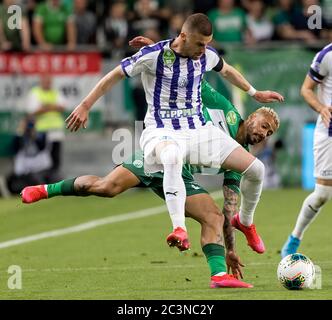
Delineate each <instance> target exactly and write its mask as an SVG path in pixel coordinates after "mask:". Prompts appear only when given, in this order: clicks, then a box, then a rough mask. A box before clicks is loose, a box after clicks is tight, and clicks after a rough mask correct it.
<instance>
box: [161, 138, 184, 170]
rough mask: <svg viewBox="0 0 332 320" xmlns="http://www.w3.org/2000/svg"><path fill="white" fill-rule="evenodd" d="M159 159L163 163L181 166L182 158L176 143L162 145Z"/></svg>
mask: <svg viewBox="0 0 332 320" xmlns="http://www.w3.org/2000/svg"><path fill="white" fill-rule="evenodd" d="M160 161H161V163H162V164H164V165H180V166H181V167H182V163H183V160H182V156H181V150H180V148H179V147H178V145H176V144H174V143H172V144H168V145H167V146H166V147H164V148H163V149H162V150H161V152H160Z"/></svg>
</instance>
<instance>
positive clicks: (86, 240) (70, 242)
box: [0, 190, 332, 300]
mask: <svg viewBox="0 0 332 320" xmlns="http://www.w3.org/2000/svg"><path fill="white" fill-rule="evenodd" d="M307 194H308V193H307V192H305V191H302V190H277V191H264V193H263V195H262V198H261V202H260V204H259V206H258V208H257V211H256V214H255V222H256V226H257V229H258V231H259V232H260V234H261V236H262V237H263V239H264V242H265V245H266V248H267V251H266V252H265V253H264V254H263V255H258V254H256V253H255V252H253V251H251V249H250V248H249V247H248V246H247V245H246V241H245V238H244V236H243V235H242V234H241V233H239V232H237V233H236V237H237V250H238V253H239V255H240V256H241V259H242V262H243V263H245V265H246V267H245V268H244V275H245V280H246V281H247V282H250V283H252V284H254V288H253V289H210V288H209V269H208V266H207V264H206V261H205V257H204V256H203V254H202V251H201V248H200V244H199V234H200V228H199V224H198V223H196V222H195V221H193V220H188V222H187V226H188V230H189V235H190V238H191V242H192V249H191V251H190V252H188V253H185V254H183V253H182V254H180V253H179V252H178V250H177V249H170V248H168V246H167V244H166V241H165V238H166V236H167V234H168V233H169V232H170V230H171V223H170V219H169V217H168V214H167V213H166V211H165V212H163V213H160V214H156V215H153V216H150V217H142V218H137V219H133V220H128V221H122V222H116V223H112V224H107V225H103V226H99V227H96V228H93V229H90V230H86V231H82V232H76V233H71V234H67V235H62V236H59V237H53V238H46V239H42V240H38V241H33V242H29V243H24V244H20V245H17V246H12V247H8V248H3V249H0V299H120V300H131V299H200V300H204V299H207V300H227V299H288V300H289V299H331V298H332V256H331V254H332V251H331V233H330V232H331V225H332V216H331V211H332V203H331V202H330V203H328V204H327V205H326V206H325V207H324V208H323V210H322V212H321V213H320V215H319V216H318V218H317V219H316V221H315V222H314V223H313V224H312V225H311V227H310V228H309V230H308V231H307V232H306V235H305V238H304V241H303V243H302V245H301V247H300V250H299V251H300V252H301V253H303V254H306V255H308V256H309V257H310V258H311V259H312V260H313V262H314V263H315V264H316V265H319V266H320V268H321V269H322V289H320V290H309V289H308V290H303V291H288V290H286V289H284V288H282V287H281V286H280V285H279V283H278V281H277V279H276V269H277V265H278V263H279V261H280V254H279V252H278V251H279V250H280V248H281V246H282V244H283V243H284V241H285V239H286V237H287V235H288V234H289V232H290V231H291V229H292V226H293V225H294V223H295V219H296V216H297V214H298V210H299V208H300V206H301V204H302V201H303V199H304V198H305V196H306V195H307ZM217 201H218V203H219V204H220V205H221V203H222V199H218V200H217ZM161 205H163V202H162V200H160V199H159V198H158V197H156V196H155V195H154V194H152V193H151V192H149V191H132V192H127V193H126V194H123V195H120V196H119V197H117V198H115V199H104V198H97V197H88V198H75V197H66V198H65V197H61V198H60V197H59V198H54V199H50V200H47V201H41V202H39V203H36V204H33V205H23V204H22V203H21V202H20V199H19V198H14V199H9V200H3V199H2V200H0V243H3V242H5V241H8V240H13V239H17V238H21V237H25V236H30V235H34V234H38V233H41V232H45V231H51V230H55V229H61V228H66V227H71V226H74V225H78V224H81V223H84V222H88V221H91V220H95V219H100V218H105V217H109V216H116V215H121V214H123V213H128V212H134V211H137V210H142V209H147V208H151V207H158V206H161ZM0 245H1V244H0ZM11 265H18V266H20V267H21V269H22V289H21V290H10V289H8V286H7V281H8V278H9V277H10V275H9V274H8V272H7V271H8V267H9V266H11Z"/></svg>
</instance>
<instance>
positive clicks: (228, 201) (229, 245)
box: [222, 186, 238, 251]
mask: <svg viewBox="0 0 332 320" xmlns="http://www.w3.org/2000/svg"><path fill="white" fill-rule="evenodd" d="M223 193H224V207H223V210H222V212H223V214H224V216H225V222H224V226H223V231H224V240H225V247H226V250H227V251H235V234H234V229H233V227H232V224H231V219H232V217H233V216H234V215H235V213H236V212H237V203H238V194H237V193H236V192H235V191H233V190H232V189H230V188H229V187H227V186H223Z"/></svg>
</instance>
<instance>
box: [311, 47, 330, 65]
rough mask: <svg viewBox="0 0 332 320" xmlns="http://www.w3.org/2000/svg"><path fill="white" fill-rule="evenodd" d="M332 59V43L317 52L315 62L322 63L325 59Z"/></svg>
mask: <svg viewBox="0 0 332 320" xmlns="http://www.w3.org/2000/svg"><path fill="white" fill-rule="evenodd" d="M330 59H332V43H330V44H328V45H327V46H325V47H324V48H323V49H322V50H320V51H319V52H317V54H316V55H315V58H314V62H315V63H322V62H323V61H327V60H329V61H330Z"/></svg>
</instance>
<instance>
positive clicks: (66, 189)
mask: <svg viewBox="0 0 332 320" xmlns="http://www.w3.org/2000/svg"><path fill="white" fill-rule="evenodd" d="M75 180H76V178H73V179H67V180H62V181H59V182H56V183H51V184H48V185H47V193H48V197H49V198H52V197H55V196H75V195H76V192H75V189H74V182H75Z"/></svg>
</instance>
